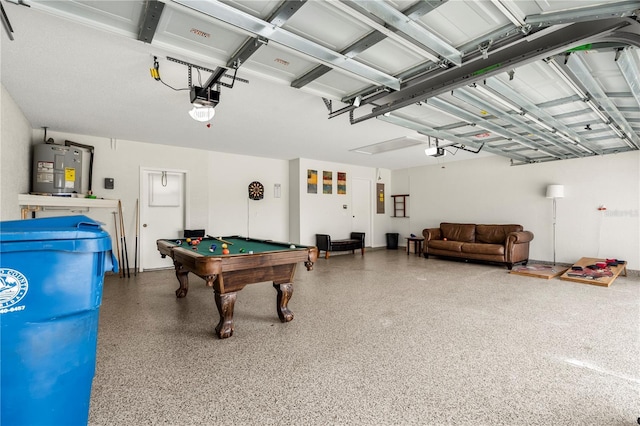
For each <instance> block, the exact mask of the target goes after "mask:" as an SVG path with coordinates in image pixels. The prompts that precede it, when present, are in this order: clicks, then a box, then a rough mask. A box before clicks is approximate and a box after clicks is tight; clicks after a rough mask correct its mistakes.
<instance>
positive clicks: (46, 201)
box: [18, 194, 118, 219]
mask: <svg viewBox="0 0 640 426" xmlns="http://www.w3.org/2000/svg"><path fill="white" fill-rule="evenodd" d="M18 204H19V205H20V209H21V212H22V218H23V219H27V215H28V213H29V212H37V211H41V210H44V208H45V207H55V208H58V209H68V210H73V209H77V208H86V209H90V208H103V209H105V208H106V209H110V208H113V209H117V208H118V200H105V199H102V198H78V197H59V196H52V195H31V194H18Z"/></svg>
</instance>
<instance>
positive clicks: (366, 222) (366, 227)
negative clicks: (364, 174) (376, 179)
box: [351, 178, 373, 247]
mask: <svg viewBox="0 0 640 426" xmlns="http://www.w3.org/2000/svg"><path fill="white" fill-rule="evenodd" d="M371 200H372V198H371V181H369V180H366V179H358V178H354V179H353V180H352V181H351V206H352V207H351V213H352V216H353V217H352V219H351V230H352V231H354V232H365V233H366V236H365V245H366V246H369V247H371V241H373V240H372V239H371V238H372V235H371Z"/></svg>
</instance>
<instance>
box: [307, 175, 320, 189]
mask: <svg viewBox="0 0 640 426" xmlns="http://www.w3.org/2000/svg"><path fill="white" fill-rule="evenodd" d="M317 193H318V171H317V170H311V169H307V194H317Z"/></svg>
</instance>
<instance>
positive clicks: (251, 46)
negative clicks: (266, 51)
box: [227, 0, 307, 68]
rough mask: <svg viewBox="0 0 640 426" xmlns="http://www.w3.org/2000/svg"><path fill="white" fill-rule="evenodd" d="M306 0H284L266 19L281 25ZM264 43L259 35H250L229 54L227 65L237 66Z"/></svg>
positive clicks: (230, 66)
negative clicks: (235, 50)
mask: <svg viewBox="0 0 640 426" xmlns="http://www.w3.org/2000/svg"><path fill="white" fill-rule="evenodd" d="M306 1H307V0H285V1H283V2H282V3H280V6H278V7H277V8H276V10H274V11H273V12H272V13H271V14H270V15H269V17H268V18H267V21H268V22H269V23H271V24H273V25H275V26H278V27H281V26H283V25H284V24H285V22H287V21H288V20H289V18H291V17H292V16H293V15H294V14H295V13H296V12H297V11H298V10H300V8H301V7H302V6H304V4H305V3H306ZM264 44H265V40H263V39H261V38H260V37H250V38H248V39H247V40H245V42H244V43H242V46H240V48H239V49H238V50H237V52H236V53H234V54H233V55H231V58H229V60H228V61H227V67H229V68H238V67H240V66H241V65H242V64H244V63H245V62H246V61H247V59H249V58H250V57H251V55H253V54H254V53H255V52H256V51H257V50H258V49H259V48H260V47H261V46H263V45H264Z"/></svg>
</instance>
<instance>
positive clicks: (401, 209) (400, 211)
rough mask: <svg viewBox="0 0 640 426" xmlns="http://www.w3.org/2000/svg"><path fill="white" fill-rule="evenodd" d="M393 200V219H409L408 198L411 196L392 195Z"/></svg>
mask: <svg viewBox="0 0 640 426" xmlns="http://www.w3.org/2000/svg"><path fill="white" fill-rule="evenodd" d="M391 197H392V198H393V216H391V217H409V216H407V198H408V197H409V194H398V195H392V196H391Z"/></svg>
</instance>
